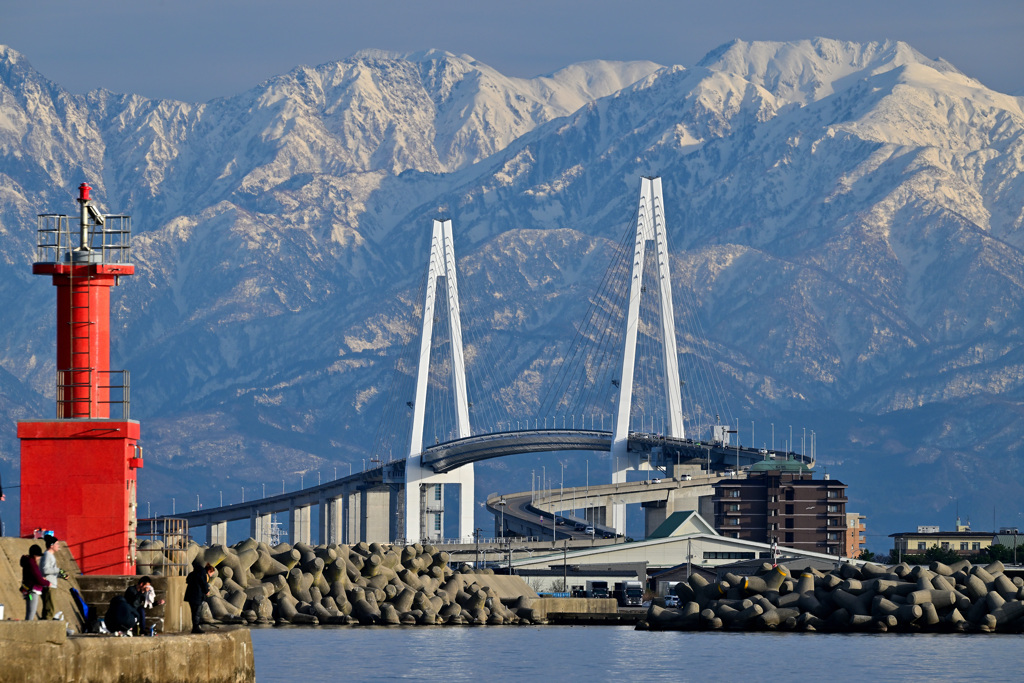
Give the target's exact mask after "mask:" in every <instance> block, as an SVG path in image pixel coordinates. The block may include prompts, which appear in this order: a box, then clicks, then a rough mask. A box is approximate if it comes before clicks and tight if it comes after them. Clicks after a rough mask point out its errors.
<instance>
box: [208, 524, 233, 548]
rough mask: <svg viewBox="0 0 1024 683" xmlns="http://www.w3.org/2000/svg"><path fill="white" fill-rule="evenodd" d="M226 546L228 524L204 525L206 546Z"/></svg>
mask: <svg viewBox="0 0 1024 683" xmlns="http://www.w3.org/2000/svg"><path fill="white" fill-rule="evenodd" d="M218 543H219V544H220V545H227V544H228V523H227V522H210V523H209V524H207V525H206V545H208V546H211V545H215V544H218Z"/></svg>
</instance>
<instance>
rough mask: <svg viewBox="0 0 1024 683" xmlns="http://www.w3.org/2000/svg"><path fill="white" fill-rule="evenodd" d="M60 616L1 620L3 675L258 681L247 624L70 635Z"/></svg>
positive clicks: (97, 681) (38, 681)
mask: <svg viewBox="0 0 1024 683" xmlns="http://www.w3.org/2000/svg"><path fill="white" fill-rule="evenodd" d="M66 628H67V624H65V623H64V622H61V621H27V622H26V621H2V622H0V652H3V665H2V667H0V679H2V680H5V681H22V682H23V683H51V682H52V683H56V682H62V683H63V682H67V683H72V682H75V681H90V683H106V682H107V681H110V682H111V683H114V682H121V681H181V680H187V681H193V682H195V683H245V682H246V681H255V680H256V667H255V663H254V661H253V653H252V640H251V639H250V638H249V630H248V629H247V628H232V629H222V630H218V631H213V632H210V633H205V634H203V635H198V636H194V635H188V634H181V635H178V634H175V635H162V636H158V637H156V638H112V637H104V636H68V635H67V631H66Z"/></svg>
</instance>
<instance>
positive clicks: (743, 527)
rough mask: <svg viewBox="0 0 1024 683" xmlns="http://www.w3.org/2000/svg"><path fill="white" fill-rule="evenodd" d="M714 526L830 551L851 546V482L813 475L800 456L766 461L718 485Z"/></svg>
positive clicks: (755, 537) (783, 543)
mask: <svg viewBox="0 0 1024 683" xmlns="http://www.w3.org/2000/svg"><path fill="white" fill-rule="evenodd" d="M713 500H714V506H715V528H716V529H718V532H719V533H721V534H722V535H724V536H731V537H733V538H742V539H746V540H749V541H757V542H759V543H771V542H772V541H773V540H774V541H776V542H778V544H779V545H780V546H783V547H789V548H798V549H801V550H809V551H813V552H819V553H827V554H830V555H841V554H843V553H844V552H845V551H846V549H847V548H846V533H847V518H846V502H847V498H846V484H844V483H842V482H841V481H837V480H835V479H829V478H828V475H825V478H824V479H813V478H812V475H811V473H810V471H809V470H807V469H806V467H803V466H802V465H800V464H799V463H798V462H796V461H786V460H784V461H775V460H767V461H765V462H763V463H757V464H756V465H754V466H753V467H751V469H750V473H749V476H748V478H746V479H726V480H722V481H720V482H719V483H718V484H716V485H715V495H714V498H713Z"/></svg>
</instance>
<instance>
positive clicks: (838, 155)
mask: <svg viewBox="0 0 1024 683" xmlns="http://www.w3.org/2000/svg"><path fill="white" fill-rule="evenodd" d="M1022 104H1024V100H1022V98H1020V97H1013V96H1010V95H1005V94H1001V93H997V92H993V91H991V90H988V89H986V88H985V87H984V86H982V85H981V84H980V83H978V82H976V81H973V80H972V79H969V78H967V77H965V76H964V75H962V74H961V73H959V72H958V71H957V70H956V69H955V68H954V67H953V66H952V65H949V64H948V63H945V62H942V61H934V60H930V59H928V58H926V57H924V56H922V55H920V54H919V53H917V52H916V51H915V50H913V48H911V47H910V46H908V45H906V44H904V43H899V42H884V43H870V44H854V43H845V42H841V41H834V40H828V39H820V38H819V39H814V40H807V41H796V42H791V43H758V42H749V43H748V42H743V41H734V42H732V43H729V44H726V45H723V46H722V47H720V48H718V49H716V50H714V51H712V52H711V53H709V54H708V55H707V56H706V57H705V58H704V59H703V60H701V62H700V63H698V64H697V65H695V66H693V67H692V68H683V67H680V66H670V67H664V68H659V67H658V66H657V65H654V64H651V63H649V62H634V63H614V62H588V63H584V64H578V65H573V66H570V67H567V68H565V69H563V70H560V71H558V72H556V73H554V74H551V75H548V76H544V77H538V78H534V79H514V78H509V77H506V76H504V75H502V74H500V73H499V72H497V71H495V70H494V69H491V68H490V67H488V66H486V65H483V64H480V63H478V62H476V61H475V60H473V59H472V58H471V57H468V56H455V55H452V54H449V53H445V52H440V51H429V52H423V53H417V54H412V55H396V54H390V53H385V52H375V51H374V52H363V53H359V54H357V55H355V56H353V57H352V58H350V59H348V60H345V61H343V62H336V63H331V64H325V65H321V66H318V67H315V68H311V67H299V68H296V69H295V70H294V71H292V72H290V73H289V74H286V75H283V76H279V77H275V78H272V79H269V80H268V81H266V82H265V83H263V84H261V85H259V86H258V87H256V88H254V89H252V90H251V91H249V92H247V93H243V94H241V95H239V96H236V97H232V98H226V99H218V100H213V101H211V102H208V103H205V104H191V103H182V102H169V101H154V100H147V99H144V98H140V97H138V96H134V95H118V94H113V93H108V92H93V93H89V94H87V95H85V96H75V95H70V94H68V93H66V92H64V91H63V90H62V89H61V88H60V87H59V86H57V85H55V84H53V83H51V82H49V81H47V80H46V79H45V78H44V77H43V76H42V75H40V74H38V73H36V72H35V71H34V70H32V69H31V67H30V66H29V65H28V63H27V61H26V59H25V57H23V56H21V55H19V54H17V53H16V52H14V51H12V50H9V49H0V187H2V188H3V190H2V191H0V209H2V211H0V231H2V234H3V236H4V238H5V239H4V241H3V243H2V245H0V254H2V256H3V263H2V265H0V268H3V270H4V275H6V277H4V278H3V279H2V280H0V295H3V296H5V297H6V299H7V300H8V301H9V302H15V303H12V304H11V305H9V306H8V308H7V317H8V324H7V325H6V326H5V328H4V332H3V335H2V337H0V339H2V340H3V343H2V346H0V350H2V353H0V365H2V367H3V369H4V370H5V371H6V372H7V373H9V374H10V378H11V379H10V381H8V382H6V383H3V384H0V393H2V394H3V397H4V399H5V401H6V402H7V404H8V405H19V404H20V405H33V406H34V405H43V406H45V405H46V404H47V401H48V398H47V396H48V395H49V394H50V393H52V389H51V388H50V387H51V386H52V371H53V365H52V351H51V350H50V349H51V348H52V347H51V344H52V341H51V340H52V336H53V328H52V325H53V323H52V320H48V319H41V316H40V315H39V311H40V310H43V311H45V310H49V306H51V305H52V303H51V300H50V297H51V296H52V292H51V291H49V287H48V286H46V285H45V284H44V283H43V282H41V281H39V280H38V279H33V278H32V277H31V276H30V275H29V274H28V272H29V268H28V264H29V263H30V261H31V254H32V246H33V243H32V228H33V226H34V215H35V214H36V213H37V212H41V211H47V210H57V211H70V210H71V207H70V198H71V193H72V191H73V187H74V186H75V185H77V184H78V182H81V180H83V179H87V180H89V182H90V183H91V184H92V185H93V186H94V187H96V188H97V192H96V194H97V195H98V196H99V198H100V201H101V202H102V203H103V206H104V208H106V209H108V210H110V211H122V210H123V211H125V212H130V213H132V214H133V215H134V217H135V227H136V236H135V243H134V260H135V262H136V264H137V265H138V274H137V275H136V276H135V277H134V278H133V279H132V280H131V281H130V282H129V283H126V285H125V286H124V287H122V288H121V289H120V290H119V291H118V294H117V298H116V304H117V315H118V322H117V324H118V339H117V342H116V347H115V350H114V355H115V357H117V358H118V359H120V362H122V363H123V365H124V366H125V367H129V368H131V369H132V375H133V384H134V392H133V397H134V399H135V401H136V405H135V407H134V410H133V415H137V416H139V417H140V418H142V419H143V420H144V429H145V430H146V431H145V434H146V439H147V442H148V445H149V448H148V451H147V453H148V457H147V467H149V466H150V463H152V464H153V470H155V472H154V473H153V474H152V476H153V477H154V478H155V479H154V481H160V482H161V487H162V488H163V489H166V490H167V491H174V490H178V491H183V492H184V491H188V490H192V489H195V490H196V491H197V492H199V493H201V494H202V495H204V496H206V495H211V494H210V493H209V492H210V491H213V490H216V488H217V486H219V485H221V484H223V485H224V486H225V488H226V487H227V486H226V484H227V482H231V485H232V486H237V485H239V484H240V485H246V484H248V485H252V484H255V483H257V482H260V481H263V480H264V479H265V480H275V479H281V478H292V479H294V478H296V477H297V475H296V473H297V472H299V471H307V470H316V469H318V468H319V469H322V470H323V471H324V472H330V471H331V468H332V467H334V466H335V465H339V464H343V463H345V462H346V461H347V462H353V461H354V462H356V464H357V466H358V463H359V461H360V459H361V458H363V457H368V456H367V453H369V452H370V450H371V449H372V448H373V445H374V440H375V438H377V435H378V434H379V432H380V431H381V429H383V428H382V427H380V425H381V423H382V419H381V418H382V416H384V417H386V418H387V419H389V420H392V422H394V424H395V425H399V426H394V425H391V426H389V427H388V429H396V430H400V424H401V419H402V416H401V415H400V414H398V412H396V410H395V407H394V405H401V403H402V402H401V401H398V402H396V401H395V400H394V398H393V394H394V392H393V390H392V368H393V366H394V362H395V358H396V357H398V356H401V355H402V353H403V352H404V349H406V348H407V345H408V343H409V342H410V341H411V340H414V338H415V335H416V333H417V332H416V328H417V325H418V318H417V316H418V312H417V307H418V306H420V301H421V299H420V297H421V293H420V286H421V279H422V269H423V267H424V259H425V257H426V253H427V244H426V239H427V236H428V233H427V231H428V229H429V221H430V219H431V218H434V217H437V216H439V215H445V216H450V217H452V218H453V220H454V222H455V228H456V244H457V247H458V249H459V251H460V254H461V258H460V268H461V269H462V272H463V275H462V277H461V279H460V287H461V289H462V292H463V297H464V304H463V312H464V315H465V316H467V320H466V322H465V323H464V327H466V328H467V332H466V334H467V340H468V342H469V343H470V345H471V348H470V352H469V356H470V358H469V363H470V366H469V372H470V375H471V385H472V386H471V388H470V390H471V393H473V392H475V395H476V396H478V397H479V398H477V399H476V401H475V402H476V403H477V407H476V408H475V410H476V414H475V415H474V419H475V420H478V423H484V422H488V421H489V422H492V423H493V422H495V421H498V420H501V419H506V420H508V419H513V420H514V419H515V418H516V416H529V415H531V414H534V413H535V412H536V411H537V409H538V406H539V405H540V403H541V401H542V398H543V395H544V392H545V390H546V389H545V387H546V383H550V380H551V379H552V377H553V376H554V374H555V373H556V372H557V367H558V365H559V359H560V358H562V357H563V356H565V355H566V354H568V353H570V352H571V348H570V347H569V343H570V340H571V339H572V335H573V334H574V332H575V329H576V326H577V324H578V321H579V320H581V319H582V318H583V317H584V316H585V314H586V311H587V310H588V307H589V305H590V303H589V298H590V296H591V294H592V292H593V291H595V290H596V289H597V287H598V285H599V283H600V281H601V278H602V275H603V270H602V269H603V267H604V266H603V264H604V263H605V262H606V261H607V256H608V254H610V253H611V248H612V245H613V244H614V243H616V242H618V241H619V239H620V237H621V236H622V234H623V231H624V229H625V228H626V226H627V225H628V224H629V222H630V220H631V217H632V215H633V208H634V204H635V201H636V196H635V195H636V188H637V179H638V177H639V176H640V175H651V174H657V175H661V176H662V177H663V178H664V182H665V189H666V200H667V207H666V215H667V217H668V222H669V227H670V231H671V237H672V249H673V255H674V259H675V262H674V266H675V268H676V273H677V274H678V277H679V280H680V286H681V288H682V289H683V290H684V292H685V297H686V298H687V300H690V301H692V303H693V306H694V307H695V308H694V311H695V313H696V314H697V317H698V318H699V320H700V324H701V325H702V326H703V328H704V331H705V332H706V333H707V336H708V340H707V342H706V343H702V342H700V341H699V340H696V339H692V340H689V341H688V342H687V343H688V344H690V347H689V348H691V350H692V352H693V354H694V355H697V356H703V357H706V360H707V361H708V362H710V363H712V364H713V365H714V366H715V367H716V368H717V370H718V372H719V374H720V376H721V378H722V379H721V381H722V393H723V395H724V396H723V398H724V400H725V401H726V402H727V403H728V405H729V406H730V409H731V413H732V415H733V416H734V417H735V418H739V419H742V420H745V421H746V422H749V421H750V420H757V421H758V423H759V426H758V427H757V429H758V438H757V441H758V442H762V441H763V440H764V438H765V436H764V435H765V434H766V433H767V431H768V430H767V426H766V425H767V423H768V422H774V423H775V424H776V425H781V424H783V423H785V424H786V425H789V424H794V425H800V426H801V427H803V426H804V425H806V426H807V427H808V429H814V430H816V433H817V438H818V444H819V447H818V450H819V454H820V455H821V458H822V461H823V462H825V463H829V466H830V467H832V468H833V469H832V470H830V471H832V472H834V473H835V474H836V476H838V477H840V478H842V479H843V480H844V481H847V482H848V483H850V484H851V485H852V487H853V488H851V496H852V499H853V501H854V505H853V507H856V508H858V511H860V512H862V513H864V514H867V515H868V516H869V527H871V528H876V527H873V526H872V522H871V519H872V518H875V519H877V520H878V524H880V525H883V526H884V525H910V524H914V523H918V522H920V523H925V522H924V521H922V520H924V519H928V520H930V521H929V522H928V523H942V524H947V523H948V521H949V520H948V519H946V516H943V517H941V518H938V517H936V515H939V514H940V511H946V510H948V508H949V506H950V505H951V501H953V500H954V499H959V501H960V506H961V510H963V509H965V508H969V507H970V505H971V504H972V501H973V502H974V503H973V504H975V505H976V506H977V508H978V509H977V512H976V514H979V515H983V516H982V519H987V517H985V516H984V515H987V513H988V509H987V506H988V505H990V503H989V502H987V501H989V500H992V499H1000V498H1007V499H1011V498H1015V497H1016V498H1019V496H1020V495H1021V494H1024V490H1022V488H1024V486H1022V483H1021V482H1022V480H1024V476H1022V475H1024V472H1022V463H1024V458H1022V454H1021V452H1020V449H1019V446H1018V444H1019V443H1020V441H1021V437H1022V436H1024V434H1021V431H1022V430H1021V428H1020V427H1019V426H1018V424H1019V421H1018V420H1016V416H1017V413H1018V412H1019V411H1020V406H1021V399H1022V386H1024V358H1022V356H1021V353H1020V350H1019V348H1020V344H1019V335H1020V330H1021V329H1022V325H1021V323H1022V322H1024V310H1022V308H1021V304H1020V302H1021V301H1022V297H1021V294H1022V292H1021V287H1022V284H1024V283H1022V281H1021V276H1020V273H1021V272H1022V265H1024V264H1022V253H1021V249H1022V246H1024V245H1022V241H1021V240H1022V237H1021V228H1022V224H1024V207H1022V200H1021V197H1024V180H1022V175H1021V170H1022V169H1024V145H1022V133H1024V112H1022ZM616 305H617V304H616ZM612 308H614V305H612ZM691 342H692V343H691ZM495 359H499V361H498V362H495ZM499 368H500V372H497V371H496V370H498V369H499ZM474 383H475V384H474ZM485 405H486V406H487V408H485V407H484V406H485ZM499 408H500V410H501V411H504V413H505V414H504V417H501V416H500V415H498V414H497V412H498V411H499ZM399 412H400V411H399ZM483 428H484V427H481V429H483ZM779 431H780V433H781V431H782V430H781V429H780V430H779ZM4 433H5V434H7V435H8V439H7V441H6V445H5V446H4V449H3V453H2V456H0V457H2V458H3V459H4V460H5V461H7V462H8V463H12V462H14V461H16V456H15V453H16V451H15V450H14V449H15V447H16V444H15V443H14V442H13V440H12V439H11V435H12V430H8V431H6V432H4ZM741 436H742V434H741ZM787 437H788V433H787ZM758 445H760V443H758ZM778 445H779V447H781V442H779V444H778ZM570 466H571V467H576V468H577V469H581V466H580V465H578V463H571V464H570ZM509 467H511V468H512V471H511V472H512V474H515V472H514V471H515V468H517V467H519V468H522V463H520V464H518V465H517V464H516V463H511V464H509V463H492V464H490V465H488V466H487V467H485V468H483V474H482V475H481V477H482V480H481V481H482V483H481V486H485V487H487V486H489V487H490V489H494V488H495V487H496V486H497V485H498V483H497V479H496V478H495V479H488V477H490V476H492V475H490V474H488V472H493V473H495V474H494V476H495V477H496V476H497V473H498V472H499V470H500V468H509ZM488 468H490V469H488ZM835 468H838V469H835ZM883 469H884V471H886V472H887V476H886V477H885V478H884V481H880V480H879V479H878V478H877V476H876V475H877V473H878V472H879V471H881V470H883ZM153 470H151V471H153ZM346 471H347V470H346ZM501 471H502V472H504V473H503V474H501V476H502V478H503V479H504V481H505V482H507V481H508V480H509V479H508V478H509V476H510V475H509V472H505V471H504V470H501ZM200 473H202V477H199V474H200ZM997 473H998V474H997ZM197 477H198V478H197ZM526 479H528V477H526ZM513 480H514V481H516V482H518V485H520V486H522V487H523V488H525V487H526V486H528V485H529V484H528V482H526V483H524V481H525V480H524V478H523V476H522V475H521V474H519V475H516V476H514V477H513ZM200 481H202V482H204V483H199V482H200ZM502 485H507V483H503V484H502ZM202 487H205V488H202ZM200 489H202V490H200ZM490 489H489V490H490ZM154 495H155V494H154ZM168 495H169V494H168ZM947 516H948V515H947ZM1008 522H1009V521H1008ZM889 529H890V530H895V528H892V527H891V526H890V527H889ZM882 545H883V546H884V542H883V544H882ZM879 549H881V547H879Z"/></svg>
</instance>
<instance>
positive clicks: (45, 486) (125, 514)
mask: <svg viewBox="0 0 1024 683" xmlns="http://www.w3.org/2000/svg"><path fill="white" fill-rule="evenodd" d="M18 438H19V439H20V440H21V536H22V537H31V536H32V535H33V534H34V533H36V532H37V530H50V531H53V532H54V533H55V534H56V535H57V538H58V539H60V540H61V541H62V542H63V543H65V544H66V545H67V546H68V549H69V550H70V551H71V554H72V555H73V556H74V558H75V560H76V561H77V562H78V566H79V568H80V569H81V570H82V572H83V573H85V574H134V573H135V529H136V510H137V503H136V488H135V486H136V470H137V469H138V468H140V467H142V459H141V458H140V457H139V456H138V449H137V443H138V440H139V423H138V422H137V421H135V420H117V421H115V420H49V421H35V422H19V423H18Z"/></svg>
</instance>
